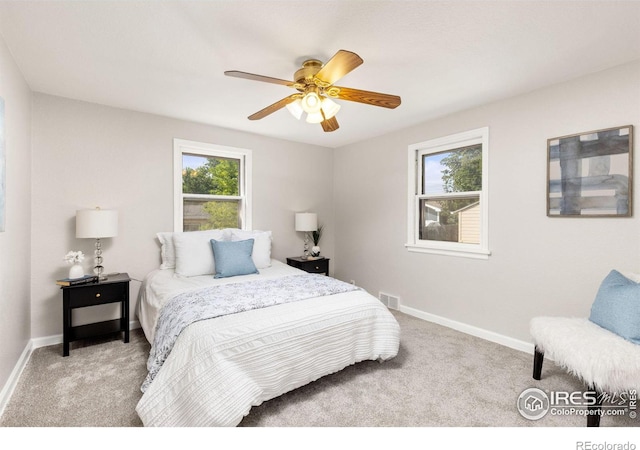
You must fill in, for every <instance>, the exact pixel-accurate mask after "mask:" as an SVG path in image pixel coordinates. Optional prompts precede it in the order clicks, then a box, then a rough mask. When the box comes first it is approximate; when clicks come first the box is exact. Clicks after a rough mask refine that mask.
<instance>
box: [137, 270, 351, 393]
mask: <svg viewBox="0 0 640 450" xmlns="http://www.w3.org/2000/svg"><path fill="white" fill-rule="evenodd" d="M358 289H360V288H358V287H356V286H353V285H351V284H348V283H345V282H343V281H339V280H336V279H335V278H330V277H327V276H324V275H318V274H299V275H289V276H285V277H282V278H275V279H270V280H256V281H248V282H239V283H231V284H223V285H219V286H209V287H206V288H203V289H196V290H193V291H188V292H184V293H181V294H178V295H176V296H175V297H173V298H172V299H171V300H169V301H168V302H167V304H166V305H165V306H164V307H163V308H162V310H161V311H160V318H159V319H158V323H157V325H156V333H155V337H154V339H153V345H152V347H151V351H150V352H149V359H148V360H147V370H148V371H149V373H148V375H147V378H146V379H145V380H144V382H143V383H142V387H141V388H140V389H141V390H142V392H145V391H146V390H147V388H148V387H149V385H150V384H151V382H152V381H153V379H154V378H155V376H156V375H157V373H158V371H159V370H160V368H161V367H162V364H163V363H164V361H165V360H166V359H167V357H168V356H169V353H171V350H172V349H173V345H174V344H175V342H176V340H177V339H178V336H179V335H180V333H181V332H182V330H184V329H185V328H186V327H187V326H188V325H190V324H192V323H194V322H197V321H200V320H204V319H212V318H214V317H220V316H224V315H227V314H235V313H239V312H242V311H249V310H252V309H258V308H266V307H268V306H274V305H279V304H282V303H290V302H295V301H299V300H305V299H308V298H313V297H322V296H325V295H334V294H340V293H343V292H350V291H354V290H358Z"/></svg>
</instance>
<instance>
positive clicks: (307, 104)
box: [300, 92, 322, 114]
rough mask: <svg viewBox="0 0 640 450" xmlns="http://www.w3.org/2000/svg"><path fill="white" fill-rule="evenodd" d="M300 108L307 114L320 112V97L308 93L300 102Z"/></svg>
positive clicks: (313, 93)
mask: <svg viewBox="0 0 640 450" xmlns="http://www.w3.org/2000/svg"><path fill="white" fill-rule="evenodd" d="M300 106H301V107H302V109H303V110H304V111H305V112H306V113H307V114H312V113H316V112H318V111H320V108H321V107H322V101H321V100H320V96H319V95H318V94H316V93H315V92H309V93H307V94H305V96H304V97H302V101H301V102H300Z"/></svg>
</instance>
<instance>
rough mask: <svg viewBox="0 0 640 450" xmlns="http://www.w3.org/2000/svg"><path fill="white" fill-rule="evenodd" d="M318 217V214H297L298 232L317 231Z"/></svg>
mask: <svg viewBox="0 0 640 450" xmlns="http://www.w3.org/2000/svg"><path fill="white" fill-rule="evenodd" d="M317 229H318V215H317V214H316V213H296V231H316V230H317Z"/></svg>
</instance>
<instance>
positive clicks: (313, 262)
mask: <svg viewBox="0 0 640 450" xmlns="http://www.w3.org/2000/svg"><path fill="white" fill-rule="evenodd" d="M287 264H289V265H290V266H293V267H296V268H298V269H302V270H304V271H305V272H309V273H324V274H325V275H327V276H329V258H324V257H322V258H318V259H302V258H300V257H299V256H295V257H291V258H287Z"/></svg>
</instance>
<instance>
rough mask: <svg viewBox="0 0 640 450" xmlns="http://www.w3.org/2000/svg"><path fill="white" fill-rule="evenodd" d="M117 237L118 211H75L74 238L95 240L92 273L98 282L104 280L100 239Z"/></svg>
mask: <svg viewBox="0 0 640 450" xmlns="http://www.w3.org/2000/svg"><path fill="white" fill-rule="evenodd" d="M117 235H118V211H115V210H112V209H100V208H99V207H97V208H95V209H82V210H78V211H76V237H77V238H93V239H95V240H96V249H95V252H94V255H95V261H94V262H95V267H94V268H93V272H94V273H95V274H96V275H97V276H98V279H99V280H105V279H106V277H104V276H102V271H103V270H104V267H103V266H102V248H101V244H100V239H103V238H110V237H115V236H117Z"/></svg>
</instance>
